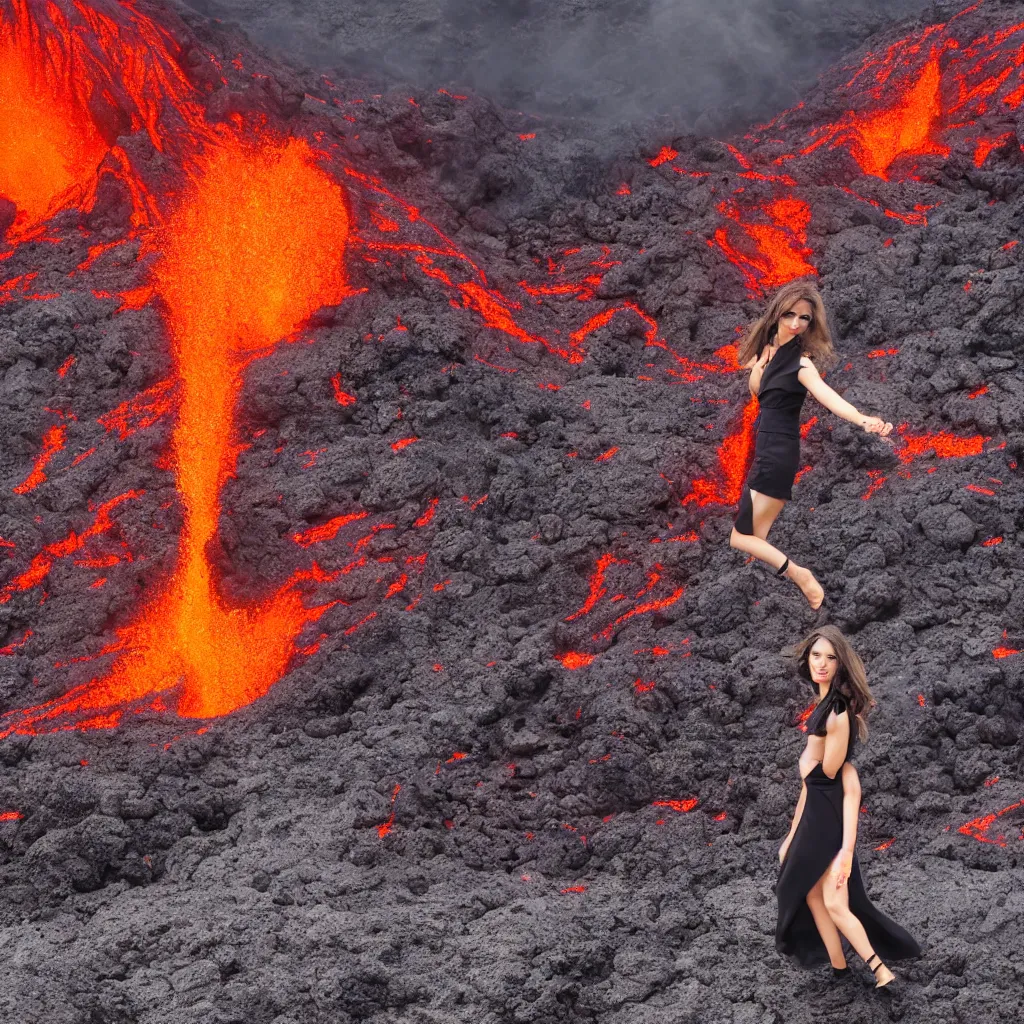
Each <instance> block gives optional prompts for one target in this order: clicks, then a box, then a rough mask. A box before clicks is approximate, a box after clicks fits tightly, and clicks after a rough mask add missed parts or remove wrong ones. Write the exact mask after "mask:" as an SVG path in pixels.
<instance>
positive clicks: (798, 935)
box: [775, 688, 921, 965]
mask: <svg viewBox="0 0 1024 1024" xmlns="http://www.w3.org/2000/svg"><path fill="white" fill-rule="evenodd" d="M846 709H847V708H846V701H845V700H844V699H843V696H842V695H841V694H840V693H838V692H837V691H836V690H835V689H834V688H833V689H830V690H829V692H828V694H827V695H826V697H825V699H824V700H823V701H822V702H821V703H820V704H819V705H818V706H817V707H816V708H815V709H814V712H813V714H812V715H811V717H810V719H809V720H808V722H807V732H808V733H809V734H811V735H814V736H824V735H825V723H826V721H827V720H828V716H829V714H830V713H831V712H832V711H835V712H836V714H837V715H838V714H842V713H843V712H844V711H846ZM855 746H856V723H855V722H854V721H853V720H852V716H851V721H850V743H849V746H848V747H847V750H846V757H845V759H844V761H848V760H849V759H850V756H851V755H852V753H853V749H854V747H855ZM804 782H805V784H806V786H807V796H806V798H805V800H804V812H803V814H802V815H801V817H800V824H799V825H797V829H796V834H795V835H794V836H793V841H792V843H790V846H789V850H787V851H786V859H785V860H784V861H783V863H782V868H781V870H780V873H779V881H778V884H777V886H776V890H775V891H776V895H777V896H778V901H779V917H778V923H777V924H776V928H775V946H776V948H777V949H778V951H779V952H780V953H785V954H788V955H789V956H794V957H796V958H797V960H799V961H800V963H802V964H805V965H809V964H815V963H822V962H824V961H826V960H828V952H827V951H826V949H825V943H824V942H822V941H821V936H820V935H819V934H818V929H817V926H816V925H815V923H814V918H813V916H812V915H811V908H810V907H808V906H807V894H808V893H809V892H810V891H811V889H812V888H813V887H814V884H815V883H816V882H817V881H818V879H819V878H821V876H822V875H823V874H824V873H825V872H826V871H827V870H828V868H829V865H830V864H831V863H832V861H833V860H834V859H835V856H836V854H837V853H839V851H840V849H841V848H842V845H843V779H842V767H841V766H840V770H839V771H838V772H836V777H835V778H834V779H830V778H829V777H828V776H827V775H826V774H825V771H824V769H823V768H822V767H821V763H820V762H819V763H818V764H816V765H815V766H814V768H812V769H811V771H810V772H809V773H808V775H807V777H806V778H805V779H804ZM826 884H827V883H826ZM847 886H848V887H849V897H850V910H851V911H852V912H853V914H854V916H855V917H856V918H857V919H858V920H859V921H860V923H861V924H862V925H863V926H864V930H865V931H866V932H867V935H868V939H869V940H870V941H871V947H872V949H874V951H875V952H876V953H877V954H878V955H879V956H880V957H881V958H882V959H883V960H906V959H908V958H910V957H915V956H920V955H921V947H920V946H919V945H918V944H917V942H916V941H915V940H914V938H913V936H911V935H910V933H909V932H907V931H905V930H904V929H903V928H901V927H900V926H899V925H898V924H896V923H895V922H893V921H891V920H889V918H888V917H886V916H885V914H883V913H882V912H881V911H880V910H878V909H877V908H876V907H875V905H874V904H873V903H872V902H871V900H869V899H868V894H867V892H866V891H865V889H864V880H863V879H862V878H861V874H860V864H859V863H858V861H857V854H856V852H854V855H853V868H852V869H851V871H850V878H849V880H848V881H847Z"/></svg>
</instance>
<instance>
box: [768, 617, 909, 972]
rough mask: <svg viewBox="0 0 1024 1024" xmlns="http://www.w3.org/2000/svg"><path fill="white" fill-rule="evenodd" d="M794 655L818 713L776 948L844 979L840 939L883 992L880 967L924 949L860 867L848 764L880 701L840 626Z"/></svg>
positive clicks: (782, 854) (815, 635)
mask: <svg viewBox="0 0 1024 1024" xmlns="http://www.w3.org/2000/svg"><path fill="white" fill-rule="evenodd" d="M795 653H796V656H797V659H798V671H799V673H800V675H801V676H803V678H805V679H808V680H810V681H811V682H812V683H813V684H814V685H815V686H817V688H818V705H817V707H816V708H815V709H814V711H813V712H812V713H811V716H810V718H809V719H808V721H807V746H806V747H805V748H804V752H803V754H801V755H800V776H801V778H802V779H803V786H802V788H801V791H800V800H799V802H798V803H797V806H796V813H795V814H794V815H793V825H792V827H791V828H790V830H789V835H788V836H786V840H785V842H784V843H783V844H782V847H781V849H780V850H779V860H780V861H781V863H782V869H781V872H780V874H779V881H778V885H777V887H776V893H777V895H778V900H779V918H778V924H777V926H776V929H775V945H776V947H777V948H778V950H779V952H781V953H788V954H790V955H792V956H795V957H796V958H797V959H798V960H799V961H800V962H801V963H803V964H812V963H818V962H821V961H822V960H824V959H826V957H827V958H828V960H830V961H831V963H832V968H833V971H834V972H835V973H836V975H844V974H846V973H847V972H848V970H849V968H848V967H847V966H846V957H845V955H844V953H843V944H842V940H841V939H840V936H841V935H842V936H844V937H845V938H846V940H847V941H848V942H849V943H850V945H851V946H852V947H853V948H854V949H855V950H856V951H857V954H858V955H859V956H860V957H862V958H863V960H864V961H865V962H866V963H867V965H868V967H870V968H871V969H872V971H873V972H874V974H875V978H876V986H877V987H878V988H882V987H883V986H885V985H888V984H889V983H890V982H891V981H893V974H892V971H890V970H889V968H888V967H886V966H885V964H884V963H883V958H884V959H885V960H902V959H906V958H908V957H914V956H919V955H920V953H921V949H920V947H919V946H918V944H917V943H916V942H915V941H914V939H913V938H912V937H911V936H910V935H909V934H908V933H907V932H906V931H904V929H902V928H901V927H900V926H899V925H897V924H894V923H893V922H892V921H890V920H889V918H887V917H886V916H885V915H884V914H883V913H881V912H880V911H878V910H876V909H875V907H874V905H873V904H872V903H871V901H870V900H869V899H868V895H867V893H866V892H865V891H864V882H863V880H862V879H861V875H860V867H859V865H858V863H857V854H856V852H855V846H856V842H857V816H858V814H859V810H860V780H859V779H858V777H857V770H856V768H854V767H853V765H852V764H851V763H850V762H849V757H850V756H851V754H852V753H853V749H854V747H855V746H856V743H857V739H858V738H859V739H861V740H864V739H865V738H866V736H867V728H866V726H865V724H864V716H865V715H866V714H867V712H868V710H869V709H870V708H871V707H872V706H873V705H874V700H873V699H872V696H871V690H870V689H869V688H868V683H867V676H866V674H865V672H864V665H863V663H862V662H861V660H860V658H859V657H858V656H857V653H856V651H854V650H853V648H852V647H851V646H850V644H849V642H848V641H847V640H846V638H845V637H844V636H843V634H842V633H840V632H839V630H838V629H836V627H835V626H820V627H819V628H817V629H816V630H814V632H812V633H811V635H810V636H808V637H807V639H806V640H804V641H803V642H802V643H801V644H800V645H799V646H798V647H797V648H796V651H795Z"/></svg>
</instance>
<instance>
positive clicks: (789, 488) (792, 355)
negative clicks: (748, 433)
mask: <svg viewBox="0 0 1024 1024" xmlns="http://www.w3.org/2000/svg"><path fill="white" fill-rule="evenodd" d="M802 354H803V353H802V352H801V349H800V342H799V340H798V339H796V338H794V339H793V340H792V341H788V342H786V344H785V345H781V346H780V347H779V350H778V351H777V352H776V353H775V355H774V356H773V357H772V360H771V362H770V363H768V365H767V366H766V367H765V368H764V372H763V373H762V374H761V387H760V389H759V391H758V393H757V399H758V403H759V404H760V411H759V412H758V415H757V419H756V420H755V422H754V429H755V431H756V440H755V443H754V459H753V463H752V464H751V467H750V474H749V475H748V477H747V482H746V484H745V485H744V487H743V494H742V495H741V496H740V507H739V511H738V512H737V514H736V529H737V530H738V531H739V532H740V533H745V534H747V535H748V536H750V535H752V534H753V532H754V506H753V503H752V501H751V498H750V492H751V491H757V492H758V493H759V494H767V495H768V497H770V498H782V499H784V500H785V501H789V500H790V499H791V498H792V497H793V480H794V478H795V477H796V474H797V470H798V469H799V468H800V410H801V409H802V408H803V404H804V399H805V398H806V397H807V388H805V387H804V386H803V384H801V383H800V380H799V377H798V374H799V373H800V356H801V355H802Z"/></svg>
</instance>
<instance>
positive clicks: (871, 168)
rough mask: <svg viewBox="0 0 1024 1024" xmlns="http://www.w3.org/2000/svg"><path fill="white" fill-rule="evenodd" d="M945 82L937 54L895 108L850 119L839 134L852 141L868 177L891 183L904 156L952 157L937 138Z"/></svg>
mask: <svg viewBox="0 0 1024 1024" xmlns="http://www.w3.org/2000/svg"><path fill="white" fill-rule="evenodd" d="M941 82H942V73H941V71H940V70H939V56H938V53H937V52H935V51H933V52H932V53H931V55H930V56H929V58H928V61H927V63H926V64H925V66H924V68H923V69H922V70H921V73H920V75H919V76H918V78H917V80H916V81H915V82H913V83H912V84H911V85H910V86H909V88H907V89H906V91H905V92H904V93H903V95H902V96H900V97H899V99H898V100H897V102H896V103H895V104H893V105H892V106H890V107H888V108H886V109H884V110H878V111H875V112H873V113H869V114H862V115H856V114H850V115H849V116H848V120H847V121H846V123H845V125H843V126H842V127H841V128H839V129H838V132H837V134H839V135H840V136H841V137H843V138H844V139H845V140H846V141H848V143H849V146H850V152H851V153H852V154H853V157H854V159H855V160H856V161H857V163H858V164H860V167H861V170H862V171H863V172H864V173H865V174H872V175H874V176H875V177H876V178H882V179H883V180H886V181H888V179H889V168H890V167H892V165H893V164H894V163H895V162H896V161H897V160H898V159H899V158H900V157H902V156H924V155H926V154H929V153H934V154H938V155H939V156H948V155H949V147H948V146H945V145H943V144H942V143H941V142H939V141H937V139H936V138H935V135H936V133H937V130H938V127H939V124H940V121H941V117H942V103H941V99H940V95H939V88H940V85H941Z"/></svg>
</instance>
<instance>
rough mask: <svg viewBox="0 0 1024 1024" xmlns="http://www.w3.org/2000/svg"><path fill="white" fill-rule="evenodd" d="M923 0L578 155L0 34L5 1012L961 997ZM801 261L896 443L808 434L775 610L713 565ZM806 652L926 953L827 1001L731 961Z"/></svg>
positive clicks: (998, 38) (967, 105)
mask: <svg viewBox="0 0 1024 1024" xmlns="http://www.w3.org/2000/svg"><path fill="white" fill-rule="evenodd" d="M601 10H603V8H601ZM925 13H926V14H927V15H928V16H927V17H926V18H925V19H924V20H920V21H902V22H899V23H893V24H891V25H890V26H889V27H886V28H884V29H883V30H882V31H880V32H878V33H876V34H875V35H873V36H871V38H868V39H864V38H863V37H862V35H857V34H856V32H854V31H853V29H852V28H851V30H850V35H849V40H850V43H849V45H850V46H851V47H853V48H851V49H849V50H848V52H847V53H846V55H845V56H843V57H841V58H840V59H838V60H837V61H836V62H835V63H834V64H833V65H832V66H831V67H830V68H829V69H828V70H826V71H825V72H824V74H823V75H822V77H821V79H820V81H819V82H818V84H817V85H812V86H809V87H808V89H807V91H806V92H805V93H804V94H803V95H802V96H800V97H798V98H796V99H795V100H794V105H793V106H792V107H790V108H789V109H787V110H784V111H780V112H776V113H775V114H774V116H772V115H769V116H770V117H771V120H769V121H768V122H767V123H765V124H761V125H756V126H750V127H749V128H748V129H747V130H745V131H739V132H737V133H735V134H731V135H722V136H721V137H719V138H712V137H710V136H700V135H693V134H680V133H675V132H673V131H671V130H667V129H665V130H663V128H662V127H659V125H663V122H660V121H659V122H655V123H653V124H649V125H647V126H638V127H636V128H635V131H634V133H633V135H632V136H630V137H629V138H625V137H623V136H621V135H619V136H617V137H616V138H615V140H614V142H612V141H610V140H609V136H608V132H607V130H606V129H599V128H594V130H593V132H592V133H591V134H588V132H589V131H590V129H589V128H587V127H586V125H585V124H584V122H576V121H574V120H573V119H571V118H568V117H559V116H557V115H556V114H551V115H548V114H538V113H529V112H527V113H521V112H515V111H512V110H510V109H507V108H504V107H500V106H497V105H495V104H494V103H492V102H490V101H488V100H485V99H484V98H482V96H481V95H479V94H475V93H473V92H472V91H465V92H463V91H457V90H456V89H455V88H450V87H449V86H447V85H435V86H433V87H431V88H426V87H423V88H418V89H407V88H404V87H403V88H402V89H400V90H398V89H390V90H388V89H378V88H377V87H375V86H370V87H368V86H367V85H366V81H365V80H360V79H356V78H354V77H344V75H343V74H341V73H339V74H337V75H334V74H330V73H326V72H324V71H322V70H317V71H311V70H303V68H302V67H300V66H298V65H297V63H296V62H293V63H291V64H288V65H285V64H284V63H282V62H280V61H278V59H277V58H272V57H271V56H268V55H267V54H266V53H265V52H264V51H262V50H260V49H259V48H258V47H257V46H255V45H254V44H252V43H250V42H249V41H248V40H247V38H246V37H245V36H244V35H243V34H242V32H241V30H240V29H238V28H236V27H232V26H230V25H225V24H218V23H216V22H212V21H209V20H206V19H204V18H203V17H201V16H199V15H197V14H196V13H195V12H194V11H189V10H187V9H185V8H183V7H171V6H168V5H165V4H158V3H153V2H148V0H135V2H128V0H94V2H93V3H85V2H82V3H75V2H71V0H55V2H54V3H52V4H48V5H45V6H44V5H40V4H35V3H32V2H28V0H4V2H3V3H0V19H2V32H0V231H2V235H0V381H2V384H0V386H2V388H3V398H2V401H0V430H2V433H3V437H4V444H3V445H2V446H0V760H2V763H3V768H2V773H0V957H2V964H3V978H4V984H3V986H2V988H0V1017H2V1019H3V1020H11V1021H15V1020H16V1021H21V1022H26V1024H28V1022H32V1024H34V1022H43V1021H45V1022H47V1024H178V1022H181V1024H229V1022H238V1024H241V1022H245V1024H320V1022H324V1024H352V1022H357V1021H358V1022H370V1024H456V1022H458V1024H462V1022H465V1024H548V1022H577V1021H579V1022H586V1021H589V1022H595V1024H626V1022H628V1024H664V1022H669V1021H671V1022H690V1024H769V1022H773V1024H795V1022H803V1021H811V1020H816V1021H836V1022H838V1021H843V1022H849V1024H858V1022H868V1021H877V1020H879V1019H883V1020H884V1019H887V1018H888V1019H892V1020H899V1019H904V1020H908V1021H923V1022H928V1024H960V1022H964V1024H966V1022H971V1024H974V1022H977V1021H979V1020H986V1019H993V1020H998V1019H1006V1018H1008V1017H1009V1016H1010V1015H1011V1014H1012V1007H1013V1006H1015V1005H1018V1003H1019V987H1020V966H1019V942H1018V941H1017V940H1018V936H1019V923H1020V920H1021V915H1022V914H1024V896H1022V893H1024V884H1022V883H1024V875H1022V854H1024V775H1022V772H1021V767H1020V765H1021V753H1022V752H1021V744H1020V730H1021V719H1022V702H1021V696H1020V694H1021V686H1022V684H1024V678H1022V667H1024V653H1022V651H1024V632H1022V628H1021V622H1022V618H1024V586H1022V582H1024V577H1022V566H1021V541H1022V538H1024V513H1022V508H1024V502H1022V500H1021V496H1022V490H1021V476H1020V469H1019V462H1020V460H1021V459H1022V458H1024V384H1022V378H1021V369H1020V367H1021V359H1022V355H1024V332H1022V329H1021V314H1022V301H1024V274H1022V271H1021V260H1022V255H1024V245H1022V244H1021V243H1024V233H1022V229H1021V224H1022V223H1024V153H1022V149H1021V145H1022V142H1024V4H1022V3H1018V2H1014V3H1010V2H1004V3H999V2H983V3H978V4H975V5H974V6H972V7H969V8H966V9H965V10H960V9H958V8H955V7H949V6H947V5H937V6H936V7H934V8H929V10H928V11H927V12H925ZM858 24H859V23H858ZM802 276H808V277H811V278H813V279H814V280H815V281H816V282H817V284H818V286H819V287H820V288H821V290H822V293H823V295H824V298H825V301H826V304H827V306H828V309H829V312H830V318H831V324H832V329H833V333H834V335H835V338H836V344H837V349H838V352H839V359H838V361H837V362H836V364H835V365H834V366H832V367H830V368H829V369H828V372H827V380H828V382H829V383H830V384H831V385H833V386H834V387H835V388H836V389H837V390H839V391H840V392H842V393H843V394H845V395H846V397H847V398H848V399H849V400H850V401H852V402H854V404H856V405H857V406H858V407H859V408H861V409H863V410H864V411H866V412H870V413H877V414H879V415H882V416H884V417H885V418H886V419H889V420H891V421H892V422H893V423H894V424H895V425H896V429H895V430H894V432H893V435H892V439H891V443H885V442H883V441H881V440H880V439H878V438H876V437H872V436H869V435H867V434H865V433H863V432H862V431H859V430H856V429H854V428H853V427H852V426H851V425H849V424H847V423H844V422H843V421H841V420H839V419H837V418H836V417H834V416H832V415H831V414H829V413H827V412H825V411H824V410H823V409H822V408H821V407H816V406H813V404H812V403H811V402H808V404H807V407H806V410H805V422H804V425H803V430H802V433H803V442H802V445H803V447H802V459H803V467H802V469H801V471H800V475H799V479H798V483H797V486H796V488H795V493H794V500H793V501H792V502H791V503H790V505H789V506H787V508H786V509H785V510H784V512H783V514H782V516H781V518H780V519H779V521H778V523H777V525H776V527H775V530H774V531H773V534H772V539H773V541H775V542H776V543H778V545H779V546H780V547H781V548H783V549H784V550H785V551H786V553H787V554H789V555H790V557H792V558H793V559H794V560H796V561H798V562H800V563H802V564H807V565H809V566H810V567H811V568H813V570H814V571H815V572H816V573H817V575H818V577H819V579H820V580H821V581H822V583H823V586H824V588H825V590H826V594H827V597H826V603H825V606H824V609H823V610H822V611H821V612H819V613H814V612H812V611H810V610H809V609H808V607H807V605H806V603H805V602H804V600H803V598H802V597H801V595H800V593H799V592H798V591H797V590H796V588H795V587H794V586H793V585H792V584H790V583H788V582H787V581H785V580H778V579H776V578H774V577H773V576H772V575H771V574H770V573H768V572H765V571H762V569H761V568H759V567H758V566H757V565H756V564H745V562H744V559H743V557H742V556H741V555H739V554H738V553H737V552H734V551H732V550H730V549H729V547H728V535H729V531H730V528H731V523H732V516H733V514H734V509H735V504H736V502H737V500H738V497H739V494H740V491H741V487H742V483H743V480H744V476H745V472H746V466H747V462H748V460H749V457H750V451H751V430H752V425H753V420H754V416H755V415H756V407H755V405H754V404H753V403H752V402H751V401H750V397H749V395H748V393H747V391H746V384H745V375H744V374H743V373H742V372H740V371H739V367H738V363H737V342H738V341H739V339H740V335H741V333H742V331H743V328H744V326H745V325H746V324H748V323H749V322H750V321H751V319H752V318H753V317H754V316H755V315H756V314H757V312H758V310H759V309H760V308H762V306H763V303H764V300H765V297H766V296H767V295H769V294H770V293H772V292H773V291H774V290H775V289H776V288H777V287H779V286H780V285H781V284H783V283H785V282H787V281H790V280H793V279H794V278H798V277H802ZM824 621H828V622H832V623H835V624H836V625H838V626H839V627H840V628H841V629H843V630H844V631H845V632H846V633H847V635H848V636H849V637H850V638H851V640H852V641H853V643H854V644H855V646H856V648H857V650H858V651H859V652H860V654H861V655H862V657H863V658H864V660H865V662H866V664H867V667H868V672H869V677H870V681H871V684H872V686H873V689H874V692H875V695H876V697H877V700H878V707H877V709H876V710H875V712H874V713H873V714H872V715H871V718H870V725H871V736H870V739H869V741H868V742H867V743H866V744H865V745H864V746H863V747H861V748H859V749H858V754H857V758H856V763H857V766H858V768H859V771H860V773H861V777H862V782H863V790H864V801H863V803H864V806H863V807H862V810H861V815H860V823H859V834H860V838H859V852H860V859H861V864H862V867H863V870H864V872H865V876H866V880H867V885H868V890H869V893H870V894H871V896H872V898H873V900H874V901H875V902H876V903H877V904H878V905H879V906H880V907H881V909H883V910H884V911H885V912H886V913H888V914H889V915H890V916H892V917H893V918H895V919H896V920H898V921H899V922H900V923H901V924H903V925H904V926H905V927H907V928H908V929H909V930H910V931H911V932H912V933H913V934H914V935H915V936H916V937H917V938H918V939H919V940H920V941H921V943H922V946H923V947H924V950H925V952H924V956H923V957H922V958H921V959H920V960H919V961H916V962H913V963H909V964H905V965H897V970H898V972H899V975H900V985H901V989H900V992H899V993H898V994H897V995H896V996H895V997H894V998H892V999H889V1000H887V1001H885V1002H884V1003H881V1004H880V1003H879V1002H878V1001H877V1000H876V997H875V994H874V993H873V992H871V991H870V989H869V988H868V987H867V986H868V984H869V979H870V976H869V974H868V972H867V971H866V969H864V968H863V967H859V966H858V969H859V971H860V974H859V977H858V978H855V979H854V980H852V981H850V982H840V983H833V982H832V980H831V978H830V976H829V975H828V973H827V968H825V969H824V970H818V971H815V970H811V971H806V970H802V969H800V968H798V967H796V966H795V965H793V964H791V963H789V962H784V961H783V960H782V959H781V958H780V957H779V955H778V954H777V953H776V951H775V947H774V941H773V938H774V924H775V901H774V896H773V892H772V887H773V882H774V878H775V871H776V853H777V850H778V846H779V844H780V843H781V841H782V838H783V836H784V835H785V832H786V829H787V827H788V823H789V816H790V815H791V813H792V810H793V807H794V804H795V802H796V797H797V794H798V789H799V778H798V774H797V767H796V765H797V758H798V756H799V752H800V749H801V746H802V744H803V742H804V738H805V737H804V733H803V732H802V731H801V724H802V722H803V720H804V719H805V718H806V713H807V711H808V706H809V704H810V701H811V698H812V696H813V694H812V693H811V692H810V689H809V688H808V686H807V684H806V683H801V682H800V681H799V680H798V678H797V677H796V675H795V673H794V671H793V667H792V664H791V663H790V661H789V660H787V658H786V656H785V654H784V651H785V649H786V648H787V646H788V645H790V644H791V643H793V642H794V641H796V640H798V639H799V638H800V637H801V636H802V635H804V634H805V633H806V632H807V631H808V629H809V628H810V627H811V626H812V625H813V624H815V623H816V622H824ZM855 966H857V965H855Z"/></svg>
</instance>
